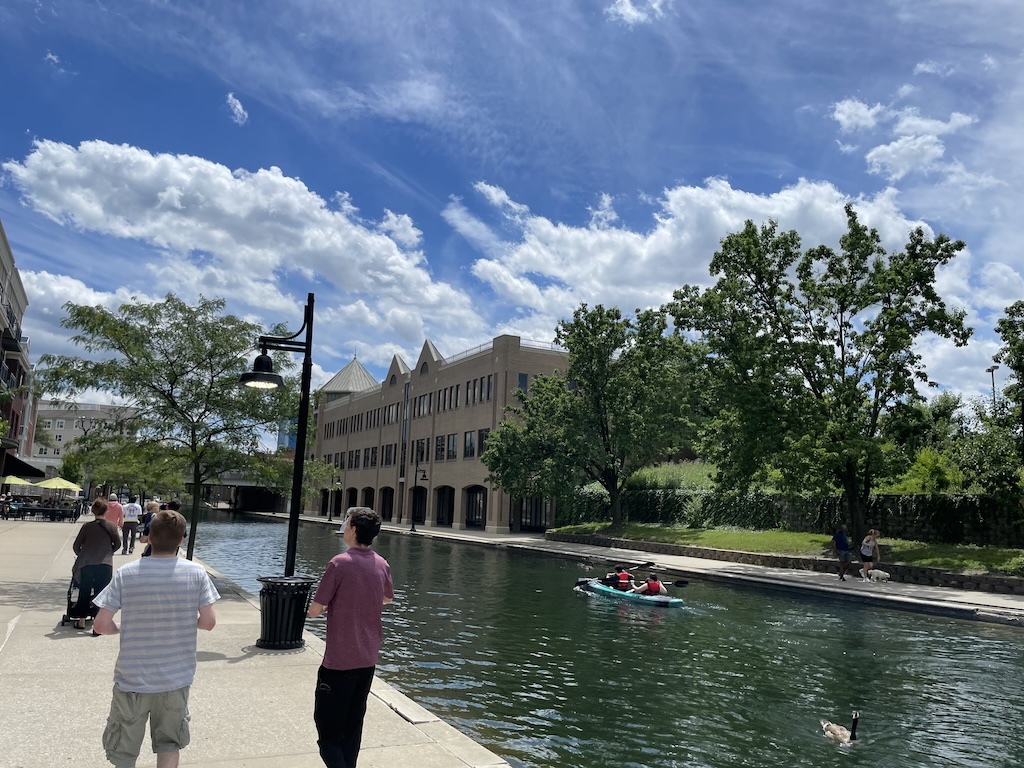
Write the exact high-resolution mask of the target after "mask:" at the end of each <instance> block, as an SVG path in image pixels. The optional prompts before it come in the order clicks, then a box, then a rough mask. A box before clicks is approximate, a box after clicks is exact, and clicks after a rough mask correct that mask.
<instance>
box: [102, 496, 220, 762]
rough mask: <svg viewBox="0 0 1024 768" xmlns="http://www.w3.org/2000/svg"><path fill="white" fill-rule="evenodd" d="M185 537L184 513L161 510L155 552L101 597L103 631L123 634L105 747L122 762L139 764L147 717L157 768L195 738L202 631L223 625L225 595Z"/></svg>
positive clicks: (153, 526) (153, 529) (124, 571)
mask: <svg viewBox="0 0 1024 768" xmlns="http://www.w3.org/2000/svg"><path fill="white" fill-rule="evenodd" d="M184 538H185V518H184V517H182V515H181V513H180V512H176V511H173V510H162V511H160V512H157V513H156V515H154V516H153V520H152V522H151V523H150V526H149V541H150V544H151V545H152V547H153V553H152V556H151V557H147V558H143V559H141V560H136V561H134V562H131V563H128V564H127V565H123V566H121V567H120V568H118V569H117V571H116V572H115V573H114V577H113V579H111V581H110V584H109V585H108V586H107V587H106V589H104V590H103V591H102V592H101V593H100V594H99V595H98V596H97V597H96V599H95V600H94V602H95V604H96V606H97V607H98V608H99V613H98V614H97V615H96V620H95V622H94V625H93V626H94V628H95V630H96V632H98V633H99V634H101V635H116V634H120V635H121V645H120V650H119V652H118V656H117V663H116V664H115V666H114V693H113V700H112V701H111V704H110V715H109V716H108V718H107V726H106V729H105V730H104V731H103V747H104V749H105V750H106V753H107V760H109V761H110V762H111V763H113V764H114V765H116V766H119V767H122V768H131V767H132V766H134V765H135V761H136V760H137V759H138V756H139V750H140V749H141V747H142V739H143V737H144V735H145V729H146V721H147V719H148V720H149V733H150V740H151V741H152V743H153V752H155V753H156V756H157V757H156V764H157V768H176V766H177V765H178V754H179V751H180V750H181V749H182V748H183V747H185V746H187V745H188V743H189V713H188V692H189V687H190V686H191V685H192V681H193V680H194V679H195V674H196V638H197V634H198V633H197V630H199V629H206V630H210V629H213V627H214V626H215V625H216V623H217V619H216V615H215V614H214V610H213V604H214V602H215V601H216V600H217V599H219V598H220V595H219V594H218V593H217V590H216V588H215V587H214V586H213V582H212V581H210V577H209V576H208V575H207V573H206V570H205V569H204V568H203V567H202V566H201V565H198V564H196V563H193V562H191V561H189V560H184V559H181V558H179V557H178V547H179V546H180V544H181V542H182V541H183V540H184ZM118 611H120V612H121V625H120V626H118V625H117V624H115V623H114V615H115V614H116V613H117V612H118Z"/></svg>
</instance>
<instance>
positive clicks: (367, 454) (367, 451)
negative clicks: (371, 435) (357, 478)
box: [363, 448, 370, 467]
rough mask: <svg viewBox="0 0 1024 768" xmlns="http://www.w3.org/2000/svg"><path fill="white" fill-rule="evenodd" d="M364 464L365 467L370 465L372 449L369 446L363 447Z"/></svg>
mask: <svg viewBox="0 0 1024 768" xmlns="http://www.w3.org/2000/svg"><path fill="white" fill-rule="evenodd" d="M363 466H364V467H368V466H370V449H369V448H364V449H363Z"/></svg>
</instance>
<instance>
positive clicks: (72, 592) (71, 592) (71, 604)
mask: <svg viewBox="0 0 1024 768" xmlns="http://www.w3.org/2000/svg"><path fill="white" fill-rule="evenodd" d="M78 589H79V587H78V582H77V581H75V578H74V576H72V577H71V583H70V584H68V605H67V608H65V609H64V615H63V616H61V619H60V625H61V626H62V627H63V626H64V625H65V624H67V623H68V622H69V621H77V620H78V619H79V618H81V617H79V616H72V615H71V613H72V611H74V609H75V606H76V605H77V604H78ZM85 618H89V617H88V616H86V617H85Z"/></svg>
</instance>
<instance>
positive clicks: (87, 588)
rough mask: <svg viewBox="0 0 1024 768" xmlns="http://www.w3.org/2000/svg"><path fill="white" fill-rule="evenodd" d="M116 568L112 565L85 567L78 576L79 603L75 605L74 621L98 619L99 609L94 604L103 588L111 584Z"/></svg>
mask: <svg viewBox="0 0 1024 768" xmlns="http://www.w3.org/2000/svg"><path fill="white" fill-rule="evenodd" d="M113 575H114V568H113V566H110V565H102V564H101V565H83V566H82V570H81V572H80V573H79V574H78V602H77V603H75V609H74V611H73V613H74V616H72V617H71V618H73V619H84V618H87V617H92V618H94V619H95V618H96V614H97V613H98V612H99V609H98V608H96V606H94V605H93V604H92V599H93V598H94V597H96V595H98V594H99V593H100V592H102V591H103V588H104V587H106V586H107V584H109V583H110V578H111V576H113Z"/></svg>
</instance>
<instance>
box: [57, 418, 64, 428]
mask: <svg viewBox="0 0 1024 768" xmlns="http://www.w3.org/2000/svg"><path fill="white" fill-rule="evenodd" d="M57 429H64V419H57Z"/></svg>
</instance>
